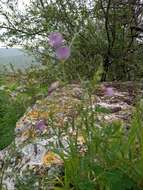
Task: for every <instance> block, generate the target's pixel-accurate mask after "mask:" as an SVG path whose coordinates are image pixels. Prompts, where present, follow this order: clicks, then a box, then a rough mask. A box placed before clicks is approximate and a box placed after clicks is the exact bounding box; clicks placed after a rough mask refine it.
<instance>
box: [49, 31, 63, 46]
mask: <svg viewBox="0 0 143 190" xmlns="http://www.w3.org/2000/svg"><path fill="white" fill-rule="evenodd" d="M48 38H49V44H50V45H51V46H52V47H54V48H57V47H59V46H62V45H63V42H64V38H63V36H62V34H61V33H59V32H52V33H51V34H50V35H49V37H48Z"/></svg>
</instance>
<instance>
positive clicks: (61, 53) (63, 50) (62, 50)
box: [56, 46, 71, 60]
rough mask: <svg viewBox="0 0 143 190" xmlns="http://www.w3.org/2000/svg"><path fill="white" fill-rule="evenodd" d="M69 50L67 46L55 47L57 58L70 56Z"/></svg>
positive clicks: (63, 58) (61, 58) (62, 58)
mask: <svg viewBox="0 0 143 190" xmlns="http://www.w3.org/2000/svg"><path fill="white" fill-rule="evenodd" d="M70 54H71V51H70V48H69V47H67V46H62V47H59V48H58V49H56V57H57V59H59V60H66V59H68V58H69V57H70Z"/></svg>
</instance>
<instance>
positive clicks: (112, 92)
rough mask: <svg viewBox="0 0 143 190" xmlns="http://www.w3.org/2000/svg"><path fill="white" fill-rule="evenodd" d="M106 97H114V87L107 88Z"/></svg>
mask: <svg viewBox="0 0 143 190" xmlns="http://www.w3.org/2000/svg"><path fill="white" fill-rule="evenodd" d="M105 94H106V96H113V94H114V90H113V88H112V87H107V88H106V91H105Z"/></svg>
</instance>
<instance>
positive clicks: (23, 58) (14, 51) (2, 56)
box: [0, 48, 39, 70]
mask: <svg viewBox="0 0 143 190" xmlns="http://www.w3.org/2000/svg"><path fill="white" fill-rule="evenodd" d="M10 64H12V65H13V66H14V68H15V69H22V70H23V69H25V68H28V67H30V66H31V65H39V63H38V62H37V61H36V60H35V59H34V57H32V56H30V55H28V54H27V53H25V52H24V51H22V49H18V48H8V49H6V48H0V70H3V66H6V67H7V68H10Z"/></svg>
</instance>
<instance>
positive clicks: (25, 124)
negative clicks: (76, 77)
mask: <svg viewBox="0 0 143 190" xmlns="http://www.w3.org/2000/svg"><path fill="white" fill-rule="evenodd" d="M108 88H112V89H108ZM107 89H108V90H107ZM109 91H110V92H109ZM136 93H137V91H136V88H135V86H134V85H133V84H132V83H104V84H102V85H101V86H100V87H99V88H98V89H97V88H96V89H95V90H93V93H92V94H91V95H90V96H89V94H88V92H87V91H86V89H83V88H82V87H81V85H80V84H71V85H66V86H64V87H60V86H58V85H57V86H56V88H55V89H54V90H52V91H50V93H49V94H48V96H47V97H45V98H44V99H42V100H38V101H37V102H36V103H35V105H34V106H33V107H31V108H28V110H27V112H26V113H25V114H24V116H23V117H22V118H21V119H20V120H19V121H18V122H17V125H16V128H15V142H14V143H13V144H12V145H10V146H9V147H7V148H6V149H5V150H3V151H1V152H0V164H1V165H0V166H1V171H2V172H1V173H2V176H1V178H2V184H3V187H4V186H7V189H8V190H16V189H17V185H18V184H17V182H16V181H20V180H21V181H22V182H23V183H24V182H25V181H26V180H28V179H29V180H30V177H31V176H33V174H35V175H36V176H41V175H42V176H43V175H45V174H46V176H48V178H49V179H53V178H54V177H55V176H59V175H62V173H63V171H64V162H63V160H62V159H61V157H60V156H59V154H57V153H56V151H57V150H58V151H66V150H67V149H68V140H69V136H70V135H72V134H73V133H74V131H73V129H72V127H69V128H68V129H67V130H66V131H65V130H63V126H65V125H66V124H68V122H70V121H71V120H72V118H78V111H77V110H78V108H79V107H81V106H82V107H85V108H86V107H90V108H92V109H93V110H95V111H96V110H101V109H107V110H108V111H109V112H108V111H107V112H102V111H101V112H100V111H99V112H98V113H97V118H98V120H99V121H105V122H112V121H115V120H119V121H120V122H123V123H124V124H125V125H124V126H125V127H128V121H129V119H130V117H131V115H132V110H133V108H134V101H135V96H136ZM60 144H62V146H60ZM78 144H79V146H82V145H83V144H84V139H83V137H82V136H80V135H79V136H78ZM37 183H38V181H37ZM36 187H37V186H36V183H35V190H36V189H37V188H36ZM52 188H53V186H52V185H51V184H50V185H49V189H52ZM41 189H42V187H41ZM43 189H44V187H43Z"/></svg>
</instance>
